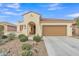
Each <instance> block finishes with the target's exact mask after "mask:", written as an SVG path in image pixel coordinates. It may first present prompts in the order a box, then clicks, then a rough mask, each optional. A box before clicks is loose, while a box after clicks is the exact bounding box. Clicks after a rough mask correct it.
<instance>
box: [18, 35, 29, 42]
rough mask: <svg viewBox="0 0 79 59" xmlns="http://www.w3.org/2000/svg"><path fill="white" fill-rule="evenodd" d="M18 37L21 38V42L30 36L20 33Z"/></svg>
mask: <svg viewBox="0 0 79 59" xmlns="http://www.w3.org/2000/svg"><path fill="white" fill-rule="evenodd" d="M18 38H19V39H20V41H21V42H25V41H27V40H28V37H27V36H26V35H24V34H20V35H19V36H18Z"/></svg>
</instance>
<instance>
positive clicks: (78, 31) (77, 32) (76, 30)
mask: <svg viewBox="0 0 79 59" xmlns="http://www.w3.org/2000/svg"><path fill="white" fill-rule="evenodd" d="M72 26H73V35H75V36H77V35H78V36H79V27H78V26H77V24H76V20H75V19H74V23H73V24H72Z"/></svg>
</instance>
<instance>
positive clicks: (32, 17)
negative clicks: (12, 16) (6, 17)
mask: <svg viewBox="0 0 79 59" xmlns="http://www.w3.org/2000/svg"><path fill="white" fill-rule="evenodd" d="M23 17H24V18H23V20H24V21H23V22H22V23H18V24H17V28H18V29H17V31H18V33H23V34H25V35H27V36H28V35H29V25H28V24H29V23H30V22H33V23H35V25H36V34H35V35H37V34H38V35H41V33H40V31H41V29H40V15H39V14H36V13H28V14H25V15H24V16H23ZM21 24H22V25H26V28H24V29H23V31H22V32H20V31H19V25H21Z"/></svg>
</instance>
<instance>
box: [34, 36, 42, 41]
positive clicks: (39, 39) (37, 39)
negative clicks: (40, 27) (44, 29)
mask: <svg viewBox="0 0 79 59" xmlns="http://www.w3.org/2000/svg"><path fill="white" fill-rule="evenodd" d="M33 40H34V41H36V42H40V41H41V40H42V37H40V36H39V35H37V36H34V37H33Z"/></svg>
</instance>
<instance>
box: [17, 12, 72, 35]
mask: <svg viewBox="0 0 79 59" xmlns="http://www.w3.org/2000/svg"><path fill="white" fill-rule="evenodd" d="M23 17H24V19H23V21H22V22H18V23H17V33H18V34H25V35H27V36H31V35H41V36H72V24H73V20H64V19H48V18H42V17H41V15H40V14H38V13H35V12H28V13H25V14H23Z"/></svg>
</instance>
